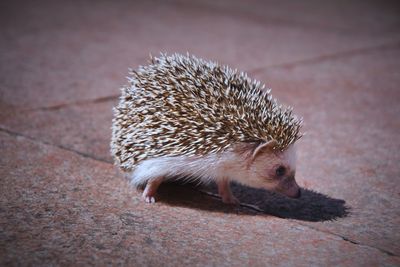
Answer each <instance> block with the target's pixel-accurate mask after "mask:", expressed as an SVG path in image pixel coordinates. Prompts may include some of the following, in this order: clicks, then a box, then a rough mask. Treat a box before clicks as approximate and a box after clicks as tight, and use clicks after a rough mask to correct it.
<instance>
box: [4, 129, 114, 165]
mask: <svg viewBox="0 0 400 267" xmlns="http://www.w3.org/2000/svg"><path fill="white" fill-rule="evenodd" d="M0 131H2V132H5V133H7V134H9V135H11V136H16V137H23V138H26V139H28V140H30V141H32V142H34V143H39V144H44V145H47V146H51V147H55V148H58V149H62V150H65V151H69V152H73V153H75V154H77V155H79V156H82V157H84V158H89V159H92V160H96V161H99V162H102V163H107V164H112V162H109V161H107V160H105V159H102V158H98V157H94V156H93V155H90V154H87V153H84V152H80V151H77V150H74V149H72V148H68V147H65V146H63V145H56V144H53V143H49V142H46V141H42V140H40V139H36V138H33V137H31V136H29V135H25V134H21V133H18V132H14V131H12V130H9V129H6V128H4V127H1V126H0Z"/></svg>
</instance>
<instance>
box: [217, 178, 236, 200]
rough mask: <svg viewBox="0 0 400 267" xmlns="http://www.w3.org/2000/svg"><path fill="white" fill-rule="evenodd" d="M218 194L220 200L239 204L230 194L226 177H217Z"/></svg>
mask: <svg viewBox="0 0 400 267" xmlns="http://www.w3.org/2000/svg"><path fill="white" fill-rule="evenodd" d="M217 186H218V194H219V195H220V196H221V198H222V202H224V203H227V204H239V203H240V202H239V200H238V199H237V198H236V197H235V196H234V195H233V194H232V191H231V187H230V185H229V180H228V179H218V180H217Z"/></svg>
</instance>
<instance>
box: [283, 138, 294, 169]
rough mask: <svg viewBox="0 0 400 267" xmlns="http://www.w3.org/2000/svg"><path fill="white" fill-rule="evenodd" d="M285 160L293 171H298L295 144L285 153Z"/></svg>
mask: <svg viewBox="0 0 400 267" xmlns="http://www.w3.org/2000/svg"><path fill="white" fill-rule="evenodd" d="M283 158H284V159H285V161H286V162H287V164H288V166H289V167H290V170H291V171H296V160H297V156H296V146H295V145H294V144H293V145H291V146H289V147H288V148H287V149H286V150H285V151H284V152H283Z"/></svg>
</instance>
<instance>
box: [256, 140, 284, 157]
mask: <svg viewBox="0 0 400 267" xmlns="http://www.w3.org/2000/svg"><path fill="white" fill-rule="evenodd" d="M277 146H278V142H277V141H276V140H275V139H272V140H270V141H268V142H262V143H260V144H258V145H257V146H256V148H255V149H254V151H253V154H252V156H251V158H252V160H254V159H255V158H256V157H257V155H258V154H260V153H261V152H263V151H266V150H273V149H274V148H275V147H277Z"/></svg>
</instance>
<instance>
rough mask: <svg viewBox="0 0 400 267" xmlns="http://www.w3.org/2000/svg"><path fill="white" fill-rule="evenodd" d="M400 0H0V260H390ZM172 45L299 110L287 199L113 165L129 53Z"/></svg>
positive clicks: (396, 227) (396, 228) (140, 59)
mask: <svg viewBox="0 0 400 267" xmlns="http://www.w3.org/2000/svg"><path fill="white" fill-rule="evenodd" d="M399 7H400V6H399V5H398V4H396V3H395V2H389V1H386V2H385V3H379V2H378V1H375V2H374V1H351V2H349V1H335V2H330V3H322V2H321V1H316V0H315V1H302V2H300V1H296V2H295V1H255V0H252V1H246V2H244V1H172V0H171V1H143V2H139V1H136V2H135V1H113V2H111V1H68V2H57V1H36V2H34V1H32V2H18V1H8V2H7V1H3V2H2V3H0V22H1V25H2V28H1V29H0V36H1V42H0V177H1V178H0V215H1V216H0V265H106V264H107V265H117V264H121V265H122V264H123V265H129V266H130V265H150V266H165V265H168V266H180V265H189V264H190V265H198V266H204V265H207V266H210V265H213V266H243V265H254V266H271V265H278V266H310V265H314V266H329V265H339V266H361V265H362V266H377V265H381V266H399V265H400V246H399V241H400V234H399V233H400V199H399V197H400V186H399V183H398V181H399V178H400V167H399V166H398V162H399V161H400V152H399V151H400V137H399V136H400V135H399V134H400V117H399V115H398V114H400V106H399V105H398V103H399V100H400V90H399V85H400V75H399V71H398V70H399V69H400V32H399V31H398V28H399V26H400V25H399V24H400V8H399ZM160 51H163V52H182V53H185V52H186V51H188V52H190V53H193V54H195V55H198V56H200V57H204V58H207V59H213V60H217V61H219V62H221V63H223V64H229V65H230V66H232V67H234V68H238V69H239V70H243V71H247V72H248V73H249V74H250V76H252V77H254V78H257V79H259V80H261V81H262V82H265V83H266V85H267V86H268V87H271V88H272V89H273V90H272V93H273V95H274V96H275V97H277V98H278V99H279V100H280V101H281V102H282V103H286V104H289V105H291V106H293V107H294V108H295V112H296V113H298V114H300V115H301V116H303V117H304V121H305V127H304V130H305V131H306V132H307V134H306V136H305V137H304V138H303V139H301V140H300V141H299V159H298V171H297V173H298V175H297V176H298V178H297V179H298V181H299V183H300V184H301V185H302V186H303V188H304V190H303V196H302V198H301V199H300V200H290V199H287V198H284V197H282V196H280V195H277V194H273V193H269V192H265V191H260V190H254V189H251V188H246V187H243V186H238V185H234V191H235V194H236V195H237V196H238V197H239V199H240V200H241V202H242V203H243V204H242V205H241V206H239V207H231V206H227V205H223V204H222V203H220V201H219V199H217V198H215V197H214V196H213V194H214V193H215V190H214V188H213V186H211V187H204V188H193V187H191V186H181V185H165V186H163V187H162V188H161V192H160V196H159V198H160V201H159V202H158V203H156V204H155V205H146V204H144V203H142V201H141V200H140V193H138V192H136V190H134V189H132V188H130V187H129V185H128V183H127V181H126V180H125V178H124V177H123V176H122V175H121V174H120V173H119V172H118V170H116V169H115V168H114V167H113V165H112V159H111V157H110V155H109V139H110V126H111V119H112V107H113V105H115V103H116V101H117V97H118V94H119V89H118V88H119V87H120V86H121V85H123V84H125V83H126V81H125V78H124V77H125V75H126V73H127V69H128V67H133V68H135V67H137V66H138V65H140V64H145V63H146V60H147V57H148V54H149V53H151V54H157V53H159V52H160Z"/></svg>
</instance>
